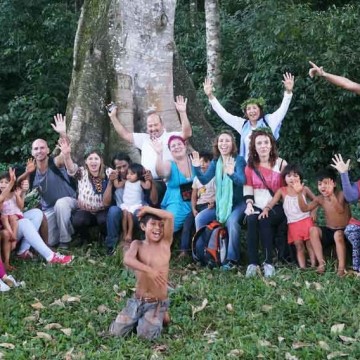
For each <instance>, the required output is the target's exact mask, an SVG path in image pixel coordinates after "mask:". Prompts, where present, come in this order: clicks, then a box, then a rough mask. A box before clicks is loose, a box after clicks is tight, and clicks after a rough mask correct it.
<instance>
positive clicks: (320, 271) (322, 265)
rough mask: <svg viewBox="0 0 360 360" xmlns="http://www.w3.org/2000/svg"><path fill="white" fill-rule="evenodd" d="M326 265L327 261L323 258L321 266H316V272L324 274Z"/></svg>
mask: <svg viewBox="0 0 360 360" xmlns="http://www.w3.org/2000/svg"><path fill="white" fill-rule="evenodd" d="M325 266H326V262H325V261H324V260H323V261H322V262H321V263H320V264H319V266H318V267H317V268H316V272H317V273H318V274H320V275H322V274H324V272H325Z"/></svg>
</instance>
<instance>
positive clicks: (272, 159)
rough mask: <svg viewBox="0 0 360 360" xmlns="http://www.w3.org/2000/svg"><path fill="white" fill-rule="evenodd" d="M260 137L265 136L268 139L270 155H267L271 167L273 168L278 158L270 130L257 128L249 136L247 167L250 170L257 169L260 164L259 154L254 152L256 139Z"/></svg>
mask: <svg viewBox="0 0 360 360" xmlns="http://www.w3.org/2000/svg"><path fill="white" fill-rule="evenodd" d="M261 135H262V136H267V137H268V138H269V139H270V144H271V150H270V154H269V163H270V165H271V167H274V166H275V164H276V160H277V158H278V157H279V155H278V151H277V147H276V141H275V138H274V135H273V134H272V132H271V129H270V128H268V127H262V128H257V129H255V130H253V131H252V133H251V136H250V145H249V159H248V165H249V167H251V168H252V169H254V168H256V167H258V166H259V164H260V158H259V154H258V153H257V151H256V147H255V141H256V138H257V137H258V136H261Z"/></svg>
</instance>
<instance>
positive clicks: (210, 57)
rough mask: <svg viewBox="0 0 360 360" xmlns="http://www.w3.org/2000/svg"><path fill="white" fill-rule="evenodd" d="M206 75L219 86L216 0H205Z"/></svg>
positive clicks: (217, 5) (218, 14) (218, 22)
mask: <svg viewBox="0 0 360 360" xmlns="http://www.w3.org/2000/svg"><path fill="white" fill-rule="evenodd" d="M205 19H206V55H207V75H208V77H209V78H210V79H211V80H212V82H213V83H214V85H215V86H216V87H218V88H220V86H221V70H220V64H221V56H220V13H219V4H218V0H205Z"/></svg>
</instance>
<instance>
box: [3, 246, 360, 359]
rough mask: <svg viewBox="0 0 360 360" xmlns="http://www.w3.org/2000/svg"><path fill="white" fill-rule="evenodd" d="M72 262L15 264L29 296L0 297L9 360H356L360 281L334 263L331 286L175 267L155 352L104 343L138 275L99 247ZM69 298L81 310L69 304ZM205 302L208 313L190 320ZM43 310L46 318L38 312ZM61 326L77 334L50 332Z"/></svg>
mask: <svg viewBox="0 0 360 360" xmlns="http://www.w3.org/2000/svg"><path fill="white" fill-rule="evenodd" d="M75 255H76V257H75V261H74V263H73V264H72V265H70V266H66V267H61V266H44V265H43V261H42V260H37V261H30V262H25V261H19V260H18V261H15V262H14V265H15V266H16V267H17V270H16V271H15V272H13V275H14V276H15V278H16V279H19V280H22V281H25V284H26V286H25V287H24V288H18V289H13V290H11V291H9V292H7V293H2V294H1V295H0V304H1V307H0V309H1V313H0V315H1V316H0V330H1V331H0V343H2V344H4V343H10V344H14V345H15V348H14V349H13V350H10V349H6V348H4V347H0V353H1V354H3V358H4V359H31V358H36V359H65V358H66V359H104V360H105V359H150V358H157V359H174V360H182V359H228V358H229V359H231V358H241V359H256V358H264V359H285V358H290V357H289V355H286V354H287V353H288V354H291V355H292V356H296V358H298V359H312V360H322V359H326V358H327V357H328V356H329V358H330V354H334V353H335V352H339V353H343V354H347V357H346V359H351V360H355V359H358V357H359V356H358V354H359V352H360V346H359V344H360V343H359V338H360V331H359V322H358V315H359V311H360V305H359V301H358V294H359V291H360V283H359V280H358V279H356V278H355V277H350V276H349V277H345V278H343V279H339V278H337V277H336V275H335V273H334V268H333V263H332V262H331V261H330V262H329V263H328V269H327V272H326V274H325V275H324V276H319V275H316V274H315V272H314V271H312V270H308V271H299V270H298V269H294V268H292V269H289V268H283V269H278V275H277V276H275V277H274V278H273V279H271V281H269V280H266V279H264V278H263V277H256V278H254V279H246V278H245V277H244V271H239V272H236V271H233V272H222V271H220V270H218V269H214V270H212V271H211V270H208V269H206V268H197V267H196V266H194V265H188V266H185V264H184V263H182V264H181V263H180V264H179V262H178V261H172V264H171V269H170V280H171V283H172V284H174V285H175V291H173V292H171V293H170V301H171V305H170V314H171V318H172V322H171V324H170V326H169V327H168V328H167V329H165V330H164V332H163V334H162V336H161V337H160V338H159V339H157V340H156V341H154V342H149V341H145V340H140V339H138V338H137V337H136V336H134V335H132V336H129V337H128V338H126V339H119V338H113V337H109V336H106V331H107V329H108V326H109V324H110V323H111V321H112V320H113V319H114V318H115V317H116V315H117V313H118V312H119V311H120V309H121V308H123V307H124V306H125V303H126V298H127V297H130V296H132V294H133V288H134V287H135V279H134V276H133V275H132V273H131V272H130V271H129V270H126V269H125V268H123V267H122V266H121V265H119V261H118V258H116V257H111V258H109V257H107V258H105V257H104V255H103V254H101V249H100V248H99V247H98V246H96V245H93V246H92V247H89V248H88V249H78V250H77V251H76V252H75ZM124 293H125V294H124ZM65 295H67V297H66V296H65ZM64 296H65V297H64ZM69 296H71V297H72V300H74V301H66V299H67V298H68V297H69ZM204 299H207V300H208V303H207V305H206V307H205V308H204V309H203V310H202V311H199V312H197V313H196V314H194V316H193V315H192V314H193V308H195V307H199V306H200V305H201V304H202V302H203V300H204ZM38 302H40V303H41V304H42V305H43V308H42V309H40V310H36V309H35V308H33V307H32V305H33V304H36V303H38ZM228 304H230V305H231V307H230V306H229V305H228ZM54 323H57V324H60V327H61V329H71V334H70V335H66V334H64V333H63V332H62V330H61V329H58V328H56V327H55V326H54V325H53V326H51V325H50V326H49V324H54ZM339 323H341V324H345V325H344V329H343V331H342V332H341V333H340V334H335V333H332V332H331V331H330V329H331V327H332V326H333V325H335V324H339ZM47 327H48V328H47ZM49 327H50V329H49ZM39 332H43V333H47V334H49V335H50V336H51V340H46V339H44V338H40V337H39V335H38V333H39ZM104 335H105V336H104ZM339 335H341V336H345V337H348V338H350V340H346V338H343V339H345V340H342V339H341V338H340V337H339ZM40 336H41V335H40ZM352 339H353V340H352ZM322 342H325V343H326V344H327V345H328V349H327V350H326V349H325V346H324V345H323V343H322ZM160 345H161V346H162V347H161V348H162V351H160V350H159V349H161V348H160ZM236 349H237V350H238V351H237V354H238V355H237V356H236V355H235V354H236V352H235V350H236ZM231 351H234V352H233V354H234V356H230V355H228V354H230V353H231ZM67 353H68V355H66V354H67ZM241 353H243V356H239V354H241ZM153 354H155V355H156V356H155V355H153ZM332 356H333V355H332ZM339 356H340V355H338V357H339Z"/></svg>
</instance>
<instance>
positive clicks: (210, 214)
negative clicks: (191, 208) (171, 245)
mask: <svg viewBox="0 0 360 360" xmlns="http://www.w3.org/2000/svg"><path fill="white" fill-rule="evenodd" d="M245 208H246V204H245V203H244V202H242V203H240V204H238V205H236V206H235V207H234V208H233V211H232V213H231V214H230V216H229V218H228V219H227V221H226V228H227V231H228V234H229V245H228V250H227V256H226V259H227V260H231V261H235V262H239V260H240V233H241V225H240V222H241V221H242V220H243V218H244V216H245V215H244V211H245ZM215 219H216V210H215V209H205V210H203V211H201V212H200V213H199V214H198V215H197V216H196V218H195V227H196V231H198V230H199V228H200V227H202V226H204V225H207V224H208V223H209V222H211V221H212V220H215Z"/></svg>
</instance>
